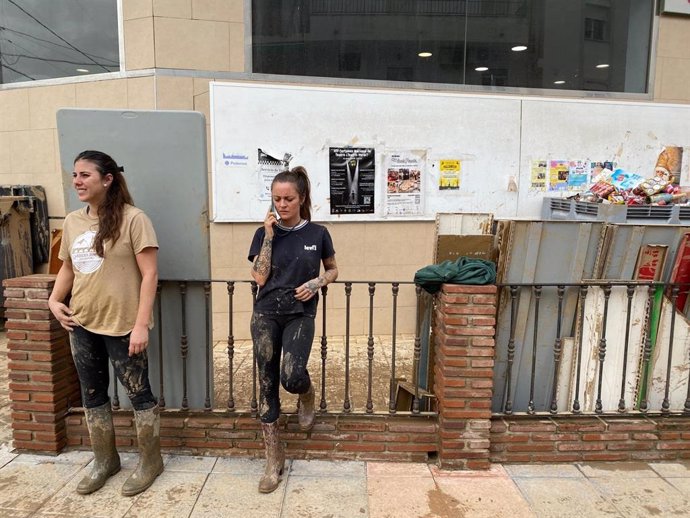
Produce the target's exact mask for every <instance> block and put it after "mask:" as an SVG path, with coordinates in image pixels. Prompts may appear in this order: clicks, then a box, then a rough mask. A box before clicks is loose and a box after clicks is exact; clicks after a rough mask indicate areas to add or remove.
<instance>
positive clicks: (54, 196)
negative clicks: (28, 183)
mask: <svg viewBox="0 0 690 518" xmlns="http://www.w3.org/2000/svg"><path fill="white" fill-rule="evenodd" d="M32 185H42V186H43V188H44V189H45V190H46V199H47V202H48V214H50V215H51V216H62V215H64V212H65V208H64V207H65V201H64V197H63V195H62V178H61V176H60V175H59V174H58V173H57V172H51V173H43V174H35V175H33V180H32ZM59 227H60V228H62V221H60V224H59Z"/></svg>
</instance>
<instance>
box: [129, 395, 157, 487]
mask: <svg viewBox="0 0 690 518" xmlns="http://www.w3.org/2000/svg"><path fill="white" fill-rule="evenodd" d="M134 422H135V423H136V425H137V444H138V445H139V464H138V465H137V469H135V470H134V473H132V474H131V475H130V476H129V478H128V479H127V480H126V481H125V483H124V485H123V486H122V494H123V495H124V496H134V495H138V494H139V493H141V492H142V491H146V490H147V489H148V488H149V487H151V484H153V483H154V481H155V480H156V477H158V475H160V474H161V473H163V457H161V437H160V423H161V420H160V411H159V409H158V405H156V406H155V407H153V408H149V409H147V410H135V411H134Z"/></svg>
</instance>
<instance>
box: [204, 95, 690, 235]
mask: <svg viewBox="0 0 690 518" xmlns="http://www.w3.org/2000/svg"><path fill="white" fill-rule="evenodd" d="M210 92H211V140H212V141H211V152H212V172H213V201H214V203H213V220H214V221H216V222H243V221H244V222H259V221H262V220H263V218H264V216H265V214H266V211H267V210H268V206H269V201H268V199H267V191H266V189H267V182H270V178H272V176H271V175H272V174H274V173H275V170H277V169H279V168H280V167H278V166H276V164H275V163H271V160H268V162H269V163H268V164H261V163H260V160H259V150H261V151H262V152H263V153H264V154H265V156H269V157H272V158H275V159H276V161H277V162H280V160H282V159H283V158H284V157H285V155H286V154H289V155H291V156H292V159H291V160H290V162H289V165H290V166H295V165H302V166H304V167H306V169H307V171H308V172H309V176H310V178H311V181H312V190H313V208H314V211H313V219H314V220H316V221H395V220H433V219H434V218H435V215H436V214H437V213H439V212H464V213H471V212H491V213H493V214H494V215H495V216H496V217H531V218H533V217H538V216H539V215H540V214H541V207H542V200H543V198H544V197H545V196H559V197H561V196H569V195H571V194H574V193H573V192H572V191H564V192H550V191H548V190H540V189H534V187H533V185H532V182H531V181H530V180H531V178H530V174H531V170H532V165H533V162H534V161H535V160H547V161H549V160H572V161H582V162H586V161H590V160H591V161H604V160H612V161H616V163H617V164H618V165H619V166H621V167H624V168H625V169H626V170H628V171H633V172H638V173H640V174H642V175H643V176H645V177H646V176H651V175H652V174H653V171H654V165H655V163H656V159H657V156H658V154H659V152H660V151H661V150H662V149H663V147H664V146H666V145H675V146H690V105H672V104H659V103H651V102H647V103H642V102H622V101H610V100H589V99H577V100H564V99H546V98H539V97H518V96H508V95H505V96H504V95H493V96H489V95H474V94H461V93H449V92H427V91H409V90H384V89H379V90H373V89H365V88H332V87H307V86H291V85H277V84H265V83H249V82H234V83H225V82H215V83H211V89H210ZM347 147H351V148H353V149H356V150H359V149H365V150H373V151H374V152H373V160H374V168H375V186H374V190H373V193H374V194H373V198H374V199H373V202H372V204H371V206H368V205H367V204H366V203H359V204H358V205H357V207H359V208H358V209H356V210H361V212H357V211H356V210H353V211H351V212H347V211H345V210H343V208H342V204H341V205H340V208H339V209H336V210H335V212H334V210H332V208H333V207H334V206H337V205H338V204H337V203H336V201H335V200H332V199H331V183H332V180H333V179H334V177H333V176H332V175H333V174H334V172H333V168H332V167H331V163H330V161H331V159H330V156H329V154H330V153H331V150H332V149H341V150H342V149H343V148H347ZM405 152H410V153H420V152H422V153H425V160H424V161H423V164H424V170H423V171H421V172H420V174H419V176H420V177H421V180H422V181H421V182H420V189H421V192H420V200H421V207H422V210H421V211H419V212H417V213H414V211H411V210H409V211H407V212H408V213H405V211H404V210H403V211H402V212H403V214H402V215H401V214H400V213H399V212H401V211H392V210H390V206H391V205H390V202H391V201H392V200H391V198H390V196H389V197H388V198H387V196H388V194H389V191H388V190H387V188H388V177H387V174H386V169H387V166H388V164H390V157H391V155H393V154H400V153H405ZM684 154H685V157H684V172H683V175H684V178H681V180H682V181H681V183H682V184H687V185H690V172H689V171H688V165H689V164H690V149H687V150H686V152H685V153H684ZM265 156H264V157H265ZM420 163H422V162H420ZM443 164H457V165H456V166H455V169H451V170H450V171H445V172H443V171H441V168H442V166H443ZM336 180H338V179H337V178H336ZM451 180H452V181H451ZM444 182H447V183H446V184H444ZM406 185H409V184H406ZM401 198H402V197H401ZM360 201H361V200H360ZM367 201H370V200H367ZM386 201H388V203H386ZM353 203H354V202H353Z"/></svg>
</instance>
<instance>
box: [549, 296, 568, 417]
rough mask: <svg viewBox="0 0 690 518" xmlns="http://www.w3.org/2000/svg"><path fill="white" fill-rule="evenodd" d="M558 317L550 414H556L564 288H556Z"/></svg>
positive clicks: (561, 346)
mask: <svg viewBox="0 0 690 518" xmlns="http://www.w3.org/2000/svg"><path fill="white" fill-rule="evenodd" d="M557 293H558V317H557V320H556V340H555V341H554V343H553V385H552V388H551V409H550V411H551V413H552V414H556V413H558V370H559V368H560V365H561V351H562V349H563V339H562V337H561V320H562V319H563V294H564V293H565V286H558V288H557Z"/></svg>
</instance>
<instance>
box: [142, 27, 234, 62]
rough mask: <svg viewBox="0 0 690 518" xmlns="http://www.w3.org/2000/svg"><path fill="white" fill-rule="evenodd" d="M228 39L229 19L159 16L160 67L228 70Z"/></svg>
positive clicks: (157, 29) (157, 44)
mask: <svg viewBox="0 0 690 518" xmlns="http://www.w3.org/2000/svg"><path fill="white" fill-rule="evenodd" d="M228 41H229V28H228V24H227V23H226V22H209V21H204V20H181V19H176V18H156V32H155V44H156V66H157V67H162V68H190V69H193V70H218V71H227V70H229V69H230V49H229V44H228Z"/></svg>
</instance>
